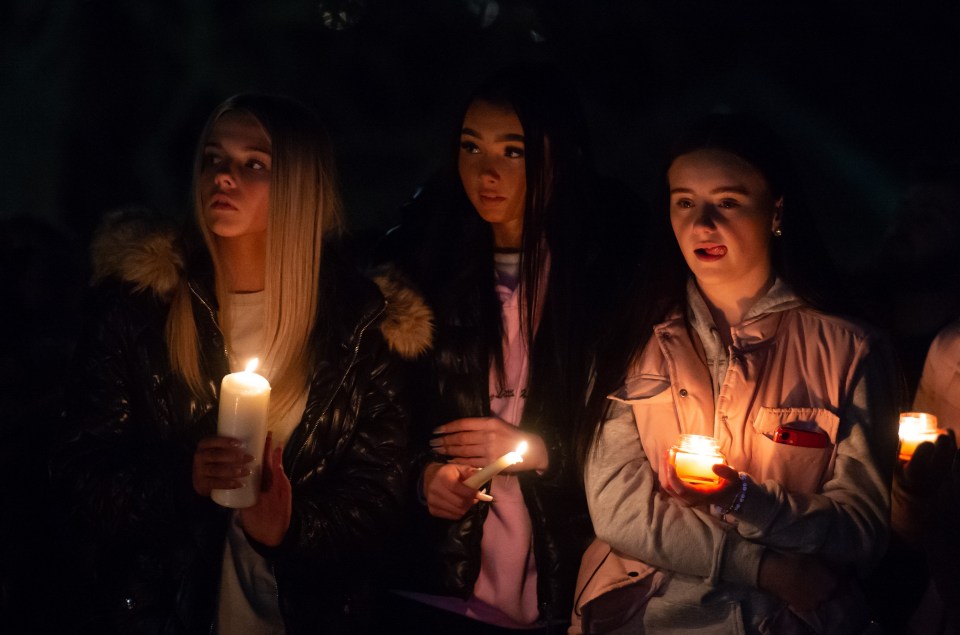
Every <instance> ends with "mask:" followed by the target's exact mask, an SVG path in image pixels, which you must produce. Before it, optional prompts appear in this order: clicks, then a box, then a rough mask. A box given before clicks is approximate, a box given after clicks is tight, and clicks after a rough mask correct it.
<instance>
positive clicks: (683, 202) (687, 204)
mask: <svg viewBox="0 0 960 635" xmlns="http://www.w3.org/2000/svg"><path fill="white" fill-rule="evenodd" d="M673 204H674V206H675V207H679V208H680V209H690V208H691V207H693V201H691V200H690V199H689V198H681V199H677V200H676V201H674V202H673Z"/></svg>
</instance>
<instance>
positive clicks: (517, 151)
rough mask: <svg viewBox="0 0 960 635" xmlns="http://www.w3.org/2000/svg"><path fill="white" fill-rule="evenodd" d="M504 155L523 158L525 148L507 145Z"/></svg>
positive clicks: (511, 157)
mask: <svg viewBox="0 0 960 635" xmlns="http://www.w3.org/2000/svg"><path fill="white" fill-rule="evenodd" d="M503 155H504V156H505V157H507V158H510V159H522V158H523V148H517V147H515V146H507V147H506V149H504V151H503Z"/></svg>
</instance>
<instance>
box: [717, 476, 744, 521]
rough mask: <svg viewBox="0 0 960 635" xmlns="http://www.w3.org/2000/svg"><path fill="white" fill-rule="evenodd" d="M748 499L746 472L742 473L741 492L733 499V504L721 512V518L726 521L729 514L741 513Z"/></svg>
mask: <svg viewBox="0 0 960 635" xmlns="http://www.w3.org/2000/svg"><path fill="white" fill-rule="evenodd" d="M746 498H747V475H746V473H745V472H740V491H739V492H737V495H736V496H734V497H733V502H731V503H730V506H729V507H727V508H726V509H721V510H720V518H721V519H724V518H725V517H726V515H727V514H729V513H731V512H738V511H740V508H741V507H743V501H744V500H746Z"/></svg>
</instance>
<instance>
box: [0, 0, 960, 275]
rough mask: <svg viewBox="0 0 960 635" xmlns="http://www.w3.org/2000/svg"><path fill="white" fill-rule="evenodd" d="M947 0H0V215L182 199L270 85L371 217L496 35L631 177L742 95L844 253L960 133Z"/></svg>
mask: <svg viewBox="0 0 960 635" xmlns="http://www.w3.org/2000/svg"><path fill="white" fill-rule="evenodd" d="M947 4H948V3H942V4H941V3H934V2H928V1H927V0H920V1H918V2H910V3H902V2H901V3H887V2H875V1H865V0H864V1H853V2H811V1H804V2H780V1H777V2H769V1H768V2H748V1H716V0H712V1H692V0H671V1H669V2H639V1H636V0H542V1H539V2H535V1H529V0H527V1H519V0H499V1H493V0H327V1H321V0H310V1H306V0H284V1H282V2H281V1H277V2H265V1H261V2H242V1H241V2H238V1H236V0H230V1H227V0H218V1H197V0H167V1H164V2H159V1H157V2H146V1H139V2H138V1H131V0H56V1H43V0H19V1H9V2H6V3H4V8H3V9H0V30H2V37H0V51H2V57H0V60H2V61H0V86H2V92H0V135H2V138H3V139H4V140H5V142H6V147H7V152H4V153H2V154H0V157H2V158H0V175H2V176H0V179H2V187H0V218H10V217H14V216H19V215H29V216H32V217H36V218H40V219H45V220H47V221H50V222H52V223H54V224H56V225H57V226H58V227H59V228H61V229H63V230H66V231H67V232H69V233H70V235H71V236H73V237H75V238H76V239H77V240H79V241H84V240H86V238H87V237H88V235H89V233H90V231H91V230H92V228H93V227H95V225H96V222H97V218H98V217H99V215H100V214H101V213H103V212H104V211H106V210H110V209H113V208H117V207H121V206H129V205H137V206H148V207H151V208H154V209H156V210H158V211H161V212H163V213H166V214H171V215H179V214H182V213H183V211H184V209H185V208H186V205H185V204H184V202H185V201H186V200H187V188H188V182H189V169H190V156H191V152H192V150H193V144H194V142H195V137H196V135H197V133H198V131H199V128H200V126H201V124H202V122H203V120H204V118H205V117H206V115H207V114H208V112H209V111H210V110H211V108H212V107H213V106H214V105H215V104H216V103H218V102H220V101H221V100H222V99H223V98H225V97H226V96H228V95H230V94H233V93H235V92H239V91H243V90H265V91H273V92H282V93H288V94H291V95H294V96H296V97H299V98H301V99H303V100H305V101H307V102H309V103H312V104H314V105H315V106H317V107H318V108H319V109H320V110H321V111H322V112H323V113H324V114H325V117H326V120H327V122H328V125H329V127H330V128H331V131H332V133H333V136H334V139H335V142H336V149H337V154H338V159H339V163H340V168H341V172H342V178H343V184H344V189H345V196H346V200H347V205H348V212H349V218H350V225H351V227H352V228H354V229H355V230H356V231H360V232H362V231H378V230H379V229H381V228H383V227H386V226H389V224H390V222H391V221H392V220H393V219H394V218H395V213H396V210H397V208H398V207H399V206H400V205H401V204H402V202H403V201H404V200H405V199H406V198H407V197H408V196H409V195H410V193H411V192H412V191H413V190H414V189H415V187H416V186H417V185H418V184H419V183H421V182H422V181H423V180H424V179H425V178H426V177H427V176H429V175H430V174H431V173H432V172H433V171H434V170H435V169H436V168H437V166H438V165H440V164H441V163H442V161H443V159H444V157H445V150H446V148H447V144H448V143H449V139H450V136H449V132H450V131H451V130H452V129H453V123H452V122H453V121H454V119H455V117H456V115H457V113H458V111H459V109H460V107H461V104H462V100H463V98H464V95H465V94H466V93H467V92H469V90H470V89H471V88H472V87H473V86H474V85H475V84H476V82H478V81H479V80H480V79H481V78H482V77H483V76H484V74H485V73H486V72H488V71H490V70H493V69H495V68H497V67H498V66H500V65H502V64H503V63H505V62H508V61H510V60H512V59H518V58H536V59H547V60H552V61H554V62H555V63H556V64H557V65H559V66H560V67H561V68H564V69H566V71H567V72H568V74H569V76H570V77H571V78H572V80H573V81H574V82H575V84H576V86H577V87H578V89H579V91H580V93H581V98H582V100H583V102H584V104H585V106H586V108H587V110H588V113H589V116H590V120H591V125H592V135H593V142H594V145H595V150H596V162H597V164H598V167H599V168H600V170H601V171H602V172H604V173H606V174H607V175H609V176H613V177H616V178H619V179H622V180H623V181H625V182H626V183H627V184H628V185H630V186H631V187H633V188H634V189H636V190H637V192H638V193H640V194H641V195H644V196H647V195H648V193H649V191H650V188H651V183H658V181H657V179H658V178H659V175H658V174H657V172H658V169H659V167H660V166H659V163H658V160H657V157H658V152H659V150H660V148H661V147H662V145H663V143H664V141H665V140H666V139H669V138H670V137H671V136H673V135H674V134H675V133H676V131H677V130H678V129H679V126H680V125H681V124H682V123H683V122H684V121H687V120H689V118H690V117H691V116H693V115H695V114H697V113H700V112H707V111H710V110H717V109H733V110H750V111H753V112H756V113H759V114H761V115H762V116H763V117H765V118H766V119H767V120H769V121H770V123H771V124H772V125H773V126H774V127H776V128H777V129H778V130H779V131H780V132H781V133H782V134H783V135H784V136H785V137H787V139H788V141H789V142H790V144H791V145H792V147H793V149H794V150H795V151H796V153H797V155H798V161H799V163H800V164H801V165H802V166H803V167H804V170H805V172H806V173H807V174H806V181H807V183H806V184H807V189H808V191H809V194H810V197H811V198H812V199H814V200H815V201H816V203H817V209H818V216H819V218H821V219H822V220H823V222H824V224H825V225H826V231H825V233H826V234H827V235H828V238H829V239H830V240H831V244H833V245H837V246H839V247H837V249H839V250H840V251H841V252H842V256H843V260H844V261H845V262H846V263H847V264H848V265H850V266H858V265H859V264H862V263H863V262H864V261H865V260H866V259H867V258H868V257H869V256H870V255H871V253H872V252H871V249H872V248H873V247H875V245H876V242H877V240H878V239H879V237H880V236H881V235H882V233H883V231H884V230H885V227H886V226H887V224H888V223H889V220H890V217H891V215H892V214H893V211H894V208H895V206H896V204H897V201H898V199H899V198H900V197H901V196H902V195H903V193H904V191H905V188H906V187H907V185H908V184H909V183H910V182H911V180H912V179H915V178H916V177H917V173H918V170H920V171H922V170H923V169H924V166H927V165H929V164H935V165H941V166H942V165H946V164H947V163H948V162H949V164H950V165H951V167H952V165H953V164H954V163H955V161H956V160H955V159H954V157H953V156H952V155H953V154H954V148H955V146H956V142H957V139H958V126H960V124H958V117H957V113H958V108H957V106H958V105H960V103H958V98H957V96H956V94H957V93H958V92H960V90H958V88H960V86H958V81H960V80H958V73H957V70H958V68H957V67H958V62H960V56H958V41H960V38H958V37H957V36H956V32H957V28H956V27H957V26H958V22H957V20H956V19H954V18H950V17H948V14H947V10H946V9H945V8H943V7H944V6H946V5H947Z"/></svg>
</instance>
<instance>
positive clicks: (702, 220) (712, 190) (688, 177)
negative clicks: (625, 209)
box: [667, 150, 782, 289]
mask: <svg viewBox="0 0 960 635" xmlns="http://www.w3.org/2000/svg"><path fill="white" fill-rule="evenodd" d="M667 180H668V182H669V185H670V223H671V225H673V233H674V235H675V236H676V237H677V243H678V244H679V246H680V251H681V252H683V258H684V260H686V262H687V266H689V267H690V270H691V271H692V272H693V274H694V275H695V276H696V278H697V281H698V282H699V283H700V284H701V286H704V285H711V284H712V285H724V286H728V287H729V286H730V285H733V286H734V287H735V288H742V289H757V288H760V287H761V286H762V285H763V284H765V283H766V282H767V280H769V278H770V276H771V272H772V266H771V262H770V241H771V239H772V236H773V230H774V229H777V228H778V227H779V226H780V207H781V204H782V201H781V200H775V199H774V197H773V194H772V193H771V192H770V189H769V187H768V185H767V182H766V179H764V177H763V176H762V175H761V174H760V172H759V171H758V170H757V169H756V168H754V167H753V166H752V165H751V164H749V163H748V162H746V161H745V160H743V159H741V158H740V157H738V156H737V155H735V154H731V153H729V152H725V151H722V150H696V151H694V152H690V153H689V154H683V155H680V156H679V157H677V158H676V159H675V160H674V161H673V163H672V164H671V165H670V169H669V170H668V171H667ZM740 285H743V286H740Z"/></svg>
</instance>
